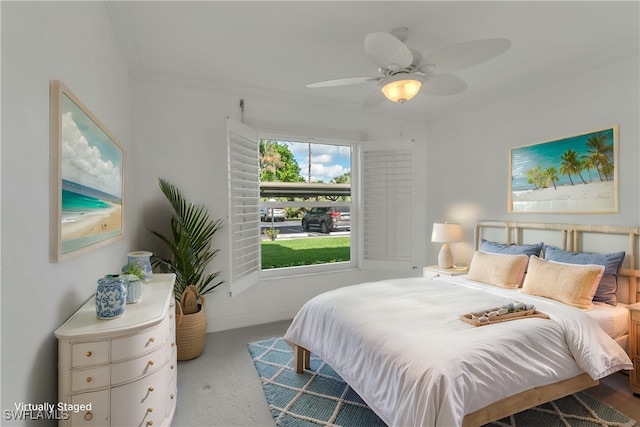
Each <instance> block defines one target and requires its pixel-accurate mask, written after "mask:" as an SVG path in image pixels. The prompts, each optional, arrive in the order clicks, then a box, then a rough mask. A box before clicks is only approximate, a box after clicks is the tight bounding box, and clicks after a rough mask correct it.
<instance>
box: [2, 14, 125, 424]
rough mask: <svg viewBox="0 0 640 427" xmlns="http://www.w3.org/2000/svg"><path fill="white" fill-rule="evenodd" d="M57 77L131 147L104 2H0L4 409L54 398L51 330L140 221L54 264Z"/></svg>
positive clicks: (121, 67)
mask: <svg viewBox="0 0 640 427" xmlns="http://www.w3.org/2000/svg"><path fill="white" fill-rule="evenodd" d="M53 79H59V80H62V81H63V82H64V83H65V84H66V85H67V86H68V87H69V88H70V89H71V90H72V91H73V92H74V93H75V94H76V95H77V96H78V97H79V98H80V99H81V100H82V101H83V102H84V103H85V104H86V105H87V106H88V107H89V108H90V109H91V111H92V112H93V113H94V114H95V115H96V116H97V117H98V118H100V120H101V121H102V122H103V123H104V124H105V125H106V126H107V128H108V129H109V130H110V131H111V132H112V133H113V134H114V135H115V136H116V137H117V138H118V139H119V140H120V142H121V143H122V144H123V145H124V146H125V147H126V148H130V147H131V108H130V105H131V101H130V95H129V91H130V88H129V76H128V72H127V69H126V67H125V63H124V59H123V57H122V55H121V52H120V48H119V45H118V42H117V39H116V36H115V34H114V31H113V27H112V25H111V21H110V19H109V16H108V14H107V11H106V8H105V5H104V4H103V3H98V2H64V3H61V2H2V180H1V182H2V310H1V312H2V334H1V335H2V357H1V359H2V371H1V373H0V375H1V378H2V396H1V397H2V398H1V402H2V405H1V408H2V409H3V410H4V409H12V408H13V404H14V402H25V403H39V402H43V401H46V402H56V401H57V371H56V365H57V343H56V340H55V337H54V335H53V331H54V330H55V329H56V328H57V327H58V326H60V324H62V323H63V322H64V320H65V319H66V318H67V317H69V316H70V315H71V314H72V313H73V312H74V311H75V310H76V309H77V308H78V307H79V306H80V305H81V304H82V303H83V302H84V301H86V300H87V299H88V298H89V297H90V296H91V295H92V294H93V293H94V292H95V287H96V280H97V278H99V277H101V276H103V275H104V274H107V273H112V272H116V271H119V269H120V267H121V266H122V265H123V264H124V263H125V262H126V252H127V251H128V250H130V246H131V245H130V241H131V240H132V238H133V233H132V230H133V228H134V227H135V224H134V223H133V222H127V223H126V224H125V234H128V236H127V237H125V239H122V240H120V241H118V242H117V243H114V244H112V245H109V246H107V247H105V248H103V249H101V250H97V251H93V252H91V253H88V254H85V255H83V256H81V257H79V258H76V259H73V260H69V261H66V262H63V263H55V262H50V260H49V81H50V80H53ZM127 187H128V188H129V186H127ZM134 209H135V207H134V205H133V204H131V205H127V207H126V212H125V215H126V216H135V211H134ZM1 423H2V425H8V424H11V422H9V421H6V420H4V419H3V421H2V422H1ZM42 423H43V422H42V421H35V422H34V424H37V425H42ZM16 424H19V425H24V424H25V423H24V422H20V423H16Z"/></svg>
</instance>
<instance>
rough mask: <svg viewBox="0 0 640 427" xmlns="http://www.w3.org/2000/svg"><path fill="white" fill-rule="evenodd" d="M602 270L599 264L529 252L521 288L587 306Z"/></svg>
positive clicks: (589, 307) (534, 293)
mask: <svg viewBox="0 0 640 427" xmlns="http://www.w3.org/2000/svg"><path fill="white" fill-rule="evenodd" d="M603 273H604V266H602V265H595V264H584V265H579V264H566V263H562V262H556V261H545V260H543V259H540V258H538V257H537V256H535V255H532V256H531V259H530V260H529V269H528V272H527V277H526V278H525V279H524V284H523V285H522V292H523V293H525V294H530V295H537V296H541V297H546V298H551V299H554V300H557V301H560V302H563V303H565V304H568V305H572V306H574V307H578V308H582V309H589V310H590V309H591V308H593V302H592V300H593V296H594V294H595V293H596V289H597V288H598V284H599V283H600V278H601V277H602V274H603Z"/></svg>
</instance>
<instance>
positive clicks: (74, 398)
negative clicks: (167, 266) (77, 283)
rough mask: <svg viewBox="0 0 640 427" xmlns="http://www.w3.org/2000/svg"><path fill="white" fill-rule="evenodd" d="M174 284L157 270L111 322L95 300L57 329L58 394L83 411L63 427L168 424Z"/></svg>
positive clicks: (173, 347)
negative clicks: (99, 311)
mask: <svg viewBox="0 0 640 427" xmlns="http://www.w3.org/2000/svg"><path fill="white" fill-rule="evenodd" d="M174 281H175V276H174V275H173V274H154V276H153V278H152V279H150V280H149V281H148V282H147V284H146V285H145V286H144V290H143V292H142V301H140V302H139V303H136V304H127V306H126V308H125V312H124V314H123V315H122V316H121V317H119V318H117V319H112V320H101V319H98V318H97V317H96V308H95V300H94V298H93V297H92V298H90V299H89V300H88V301H87V302H86V303H85V304H84V305H83V306H82V307H80V309H79V310H78V311H77V312H76V313H74V314H73V315H72V316H71V317H70V318H69V319H68V320H67V321H66V322H65V323H64V324H63V325H62V326H60V328H58V329H57V330H56V331H55V332H54V333H55V335H56V337H57V338H58V399H59V401H60V402H62V403H67V404H72V406H70V407H71V408H72V409H78V408H80V410H78V411H77V412H74V411H70V412H69V413H68V415H69V418H68V419H66V420H61V421H60V426H123V427H130V426H143V427H150V426H169V425H171V420H172V419H173V414H174V412H175V408H176V374H177V370H178V369H177V368H178V367H177V363H176V345H175V299H174V297H173V284H174ZM88 404H90V409H89V408H88V407H87V405H88ZM81 405H85V406H84V407H82V406H81Z"/></svg>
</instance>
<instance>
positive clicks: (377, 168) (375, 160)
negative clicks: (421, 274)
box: [361, 147, 413, 270]
mask: <svg viewBox="0 0 640 427" xmlns="http://www.w3.org/2000/svg"><path fill="white" fill-rule="evenodd" d="M412 157H413V153H412V150H411V149H410V148H403V149H367V147H364V148H363V155H362V187H361V188H362V221H363V226H362V242H363V244H362V251H361V253H362V265H363V267H365V268H366V267H369V268H388V269H403V270H404V269H410V268H411V265H412V257H413V254H412V248H413V233H412V222H413V221H412V212H413V203H412V202H413V169H412V164H413V160H412Z"/></svg>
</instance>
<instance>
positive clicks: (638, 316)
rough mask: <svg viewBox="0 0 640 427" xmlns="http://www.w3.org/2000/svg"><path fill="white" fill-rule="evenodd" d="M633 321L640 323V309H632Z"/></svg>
mask: <svg viewBox="0 0 640 427" xmlns="http://www.w3.org/2000/svg"><path fill="white" fill-rule="evenodd" d="M631 321H633V322H638V323H640V311H638V310H631Z"/></svg>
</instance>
